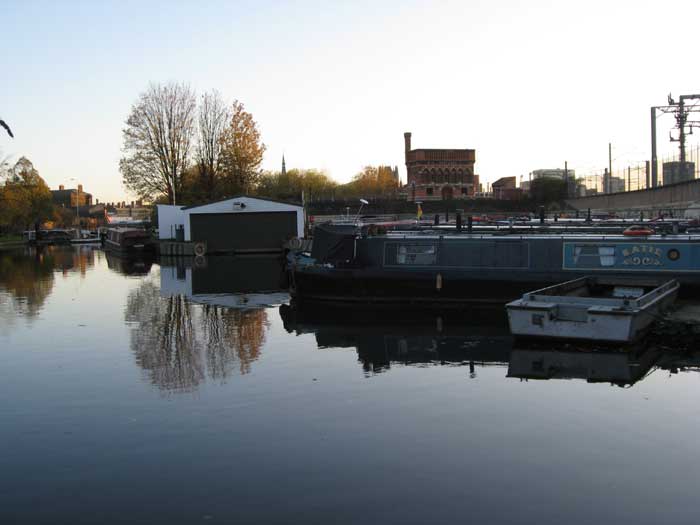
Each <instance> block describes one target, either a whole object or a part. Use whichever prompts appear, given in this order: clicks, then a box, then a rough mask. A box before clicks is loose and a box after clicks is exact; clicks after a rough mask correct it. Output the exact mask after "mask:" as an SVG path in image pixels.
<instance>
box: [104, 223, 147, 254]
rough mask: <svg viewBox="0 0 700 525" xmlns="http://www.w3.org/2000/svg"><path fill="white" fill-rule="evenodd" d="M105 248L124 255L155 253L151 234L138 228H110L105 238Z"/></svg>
mask: <svg viewBox="0 0 700 525" xmlns="http://www.w3.org/2000/svg"><path fill="white" fill-rule="evenodd" d="M104 247H105V248H106V249H109V250H113V251H115V252H120V253H124V254H128V253H143V252H154V251H155V242H154V241H153V239H152V238H151V234H150V233H149V232H148V231H146V230H141V229H138V228H110V229H108V230H107V232H106V235H105V238H104Z"/></svg>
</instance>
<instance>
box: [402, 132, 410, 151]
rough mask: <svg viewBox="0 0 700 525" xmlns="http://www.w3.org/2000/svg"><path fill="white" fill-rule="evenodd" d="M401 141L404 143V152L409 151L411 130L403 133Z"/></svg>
mask: <svg viewBox="0 0 700 525" xmlns="http://www.w3.org/2000/svg"><path fill="white" fill-rule="evenodd" d="M403 141H404V144H405V145H406V154H408V152H409V151H411V132H410V131H407V132H406V133H404V134H403Z"/></svg>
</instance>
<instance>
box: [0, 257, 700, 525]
mask: <svg viewBox="0 0 700 525" xmlns="http://www.w3.org/2000/svg"><path fill="white" fill-rule="evenodd" d="M283 287H284V278H283V273H282V271H281V267H280V262H279V261H278V260H276V259H274V258H235V259H234V258H208V259H206V260H204V259H199V260H197V261H192V262H189V261H183V260H175V259H174V260H171V261H167V260H164V261H160V263H156V262H153V261H145V260H123V259H119V258H116V257H113V256H112V255H110V254H105V253H104V252H102V251H100V250H99V249H94V248H90V247H80V248H70V247H66V248H59V247H55V248H45V249H43V250H29V249H27V250H20V251H4V252H0V523H3V524H4V523H8V524H9V523H51V524H55V523H71V524H81V523H100V524H110V523H144V524H160V523H163V524H166V523H167V524H179V523H188V524H191V523H285V524H286V523H324V524H325V523H340V524H344V523H401V524H411V523H420V524H425V523H456V522H470V523H552V524H554V523H556V524H561V523H582V524H583V523H587V524H588V523H594V522H599V523H635V524H640V523H649V524H651V523H653V524H658V523H696V522H697V511H696V509H695V506H694V503H695V498H696V493H697V489H698V484H699V482H700V454H699V453H698V451H697V442H698V435H700V418H699V417H698V407H697V399H698V397H699V394H700V374H699V373H698V370H700V353H699V354H697V355H694V354H687V353H684V354H679V355H673V354H670V353H669V352H668V351H664V352H660V351H658V349H656V348H654V347H651V348H642V349H638V350H635V351H633V352H628V353H619V352H615V351H611V350H598V351H596V352H592V351H582V350H580V349H573V348H571V347H568V346H565V345H560V346H558V347H548V348H542V347H538V348H533V347H520V346H519V344H516V343H515V342H514V341H513V339H512V338H511V337H510V336H509V334H508V329H507V323H506V320H505V318H504V315H503V312H502V311H501V310H500V309H490V310H484V309H481V310H471V311H466V312H462V313H459V314H454V313H453V314H440V313H439V312H431V313H423V314H418V313H415V312H413V313H409V312H402V311H401V309H400V308H396V309H393V310H389V311H383V312H376V311H369V310H367V309H357V310H350V311H342V312H337V311H329V310H327V309H324V310H321V311H313V310H308V309H300V308H297V307H295V306H294V305H290V304H289V297H288V296H287V295H286V293H284V291H283ZM699 350H700V349H699Z"/></svg>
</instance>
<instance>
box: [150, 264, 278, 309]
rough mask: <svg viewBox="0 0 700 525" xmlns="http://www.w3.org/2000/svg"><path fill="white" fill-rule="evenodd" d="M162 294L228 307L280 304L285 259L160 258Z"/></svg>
mask: <svg viewBox="0 0 700 525" xmlns="http://www.w3.org/2000/svg"><path fill="white" fill-rule="evenodd" d="M160 264H161V272H160V288H161V290H162V294H163V295H164V296H168V295H176V294H179V295H184V296H187V297H188V298H190V300H192V301H194V302H197V303H202V304H212V305H217V306H228V307H231V308H255V307H262V306H271V305H279V304H281V303H283V302H287V301H288V300H289V295H288V294H287V292H286V290H287V283H286V280H285V279H286V272H285V271H284V261H283V259H281V258H280V257H279V256H264V255H263V256H236V257H232V256H217V257H196V258H183V257H180V258H161V260H160Z"/></svg>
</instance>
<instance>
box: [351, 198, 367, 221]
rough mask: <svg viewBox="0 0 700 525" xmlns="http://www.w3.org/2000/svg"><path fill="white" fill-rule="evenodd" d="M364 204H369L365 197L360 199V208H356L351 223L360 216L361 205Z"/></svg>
mask: <svg viewBox="0 0 700 525" xmlns="http://www.w3.org/2000/svg"><path fill="white" fill-rule="evenodd" d="M365 204H369V201H366V200H365V199H360V209H359V210H357V215H355V219H354V220H353V221H352V222H353V223H356V222H357V219H359V218H360V212H361V211H362V207H363V206H364V205H365Z"/></svg>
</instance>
